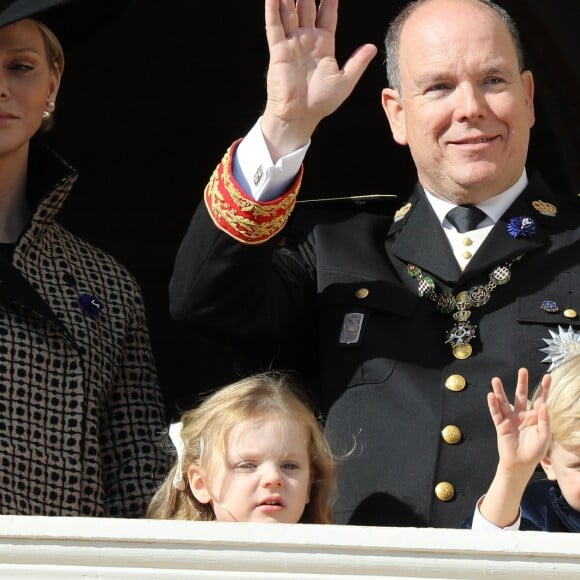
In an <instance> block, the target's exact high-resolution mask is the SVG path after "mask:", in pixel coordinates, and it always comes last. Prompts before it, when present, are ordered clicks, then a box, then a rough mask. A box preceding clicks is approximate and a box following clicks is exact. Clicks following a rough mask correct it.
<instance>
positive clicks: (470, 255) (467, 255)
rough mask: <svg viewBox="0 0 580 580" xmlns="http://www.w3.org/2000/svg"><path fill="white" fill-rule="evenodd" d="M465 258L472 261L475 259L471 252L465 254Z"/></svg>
mask: <svg viewBox="0 0 580 580" xmlns="http://www.w3.org/2000/svg"><path fill="white" fill-rule="evenodd" d="M463 257H464V258H465V259H466V260H470V259H471V258H472V257H473V254H472V253H471V252H463Z"/></svg>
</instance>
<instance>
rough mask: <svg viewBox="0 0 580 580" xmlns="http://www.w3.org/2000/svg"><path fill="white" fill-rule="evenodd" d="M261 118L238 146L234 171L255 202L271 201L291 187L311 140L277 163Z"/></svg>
mask: <svg viewBox="0 0 580 580" xmlns="http://www.w3.org/2000/svg"><path fill="white" fill-rule="evenodd" d="M261 119H262V118H261V117H260V118H259V119H258V120H257V121H256V123H255V124H254V126H253V127H252V128H251V129H250V131H249V132H248V134H247V135H246V136H245V137H244V138H243V140H242V141H241V142H240V144H239V145H238V147H237V149H236V153H235V155H234V167H233V169H234V177H235V178H236V180H237V181H238V183H239V184H240V185H241V186H242V188H243V189H244V191H245V192H246V193H247V194H249V195H250V196H251V197H253V198H254V199H255V200H256V201H271V200H273V199H276V198H277V197H280V196H281V195H282V194H283V193H284V192H285V191H286V190H287V189H288V187H290V184H291V183H292V181H293V180H294V179H295V177H296V175H297V174H298V172H299V170H300V166H301V165H302V162H303V161H304V157H305V156H306V151H307V150H308V147H310V141H308V143H307V144H306V145H304V146H303V147H300V149H298V150H296V151H294V152H292V153H290V154H288V155H285V156H284V157H282V158H280V159H279V160H278V162H277V163H276V164H274V163H272V158H271V157H270V152H269V151H268V146H267V145H266V141H265V139H264V135H263V134H262V129H261V128H260V121H261Z"/></svg>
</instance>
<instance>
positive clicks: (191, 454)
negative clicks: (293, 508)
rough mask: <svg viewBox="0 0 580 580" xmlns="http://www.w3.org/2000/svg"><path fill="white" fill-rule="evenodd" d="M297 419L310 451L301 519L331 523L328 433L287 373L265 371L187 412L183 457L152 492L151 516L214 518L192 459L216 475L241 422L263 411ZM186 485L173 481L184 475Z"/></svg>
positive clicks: (333, 471) (332, 473) (331, 472)
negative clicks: (196, 488) (196, 483)
mask: <svg viewBox="0 0 580 580" xmlns="http://www.w3.org/2000/svg"><path fill="white" fill-rule="evenodd" d="M265 414H266V415H268V416H272V415H274V416H276V417H279V418H280V419H283V420H288V419H290V420H294V421H297V422H298V423H299V424H302V425H304V427H305V429H306V432H307V434H308V441H307V442H306V444H307V446H308V450H309V456H310V469H311V478H312V488H311V492H310V502H309V503H308V504H307V505H306V508H305V510H304V513H303V515H302V518H301V519H300V522H302V523H332V521H333V518H332V508H333V505H334V500H335V498H336V478H337V473H336V462H335V460H334V458H333V455H332V452H331V450H330V447H329V445H328V442H327V440H326V437H325V436H324V433H323V430H322V426H321V423H320V422H319V420H318V419H317V417H316V416H315V414H314V412H313V408H312V405H311V403H310V401H309V400H308V399H307V398H306V397H305V395H304V394H303V392H302V391H301V390H300V388H299V386H298V384H297V382H296V380H295V379H294V377H293V376H292V375H290V374H288V373H275V372H268V373H261V374H257V375H253V376H250V377H248V378H245V379H243V380H241V381H238V382H236V383H233V384H231V385H228V386H226V387H222V388H221V389H218V390H217V391H215V392H214V393H213V394H211V395H210V396H208V397H207V398H206V399H205V400H204V401H203V402H202V403H201V404H200V405H199V406H198V407H197V408H195V409H192V410H190V411H186V412H185V413H183V415H182V417H181V423H182V431H181V438H182V440H183V443H184V451H183V461H182V462H181V463H180V462H179V461H176V462H175V464H174V466H173V467H172V468H171V470H170V472H169V474H168V476H167V478H166V479H165V481H164V483H163V484H162V485H161V487H160V488H159V489H158V490H157V492H156V493H155V495H154V496H153V498H152V500H151V502H150V504H149V508H148V510H147V517H148V518H152V519H174V520H204V521H209V520H215V514H214V512H213V508H212V506H211V504H209V503H208V504H204V503H201V502H199V501H197V499H196V498H195V496H194V495H193V493H192V491H191V488H190V487H189V482H188V480H187V470H188V468H189V466H190V465H191V464H194V465H197V466H199V467H200V468H201V469H204V470H205V471H206V477H207V478H211V477H212V475H213V474H215V473H216V471H217V468H218V467H219V465H220V462H223V461H226V457H227V453H226V452H227V443H228V436H229V433H230V431H231V430H232V428H233V427H234V426H236V425H237V424H238V423H240V422H242V421H246V420H248V419H254V418H256V417H258V416H260V415H265ZM178 470H181V477H182V478H183V480H184V482H185V486H184V489H183V490H180V489H177V488H176V487H175V486H174V478H175V477H176V475H177V476H178V478H179V473H178Z"/></svg>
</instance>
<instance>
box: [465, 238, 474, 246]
mask: <svg viewBox="0 0 580 580" xmlns="http://www.w3.org/2000/svg"><path fill="white" fill-rule="evenodd" d="M471 244H473V240H472V239H471V238H463V245H464V246H471Z"/></svg>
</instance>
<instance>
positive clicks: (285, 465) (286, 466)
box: [282, 461, 299, 469]
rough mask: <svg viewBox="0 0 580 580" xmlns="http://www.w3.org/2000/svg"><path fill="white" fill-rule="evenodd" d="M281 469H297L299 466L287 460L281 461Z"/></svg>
mask: <svg viewBox="0 0 580 580" xmlns="http://www.w3.org/2000/svg"><path fill="white" fill-rule="evenodd" d="M282 469H299V466H298V464H297V463H293V462H292V461H287V462H286V463H282Z"/></svg>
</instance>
